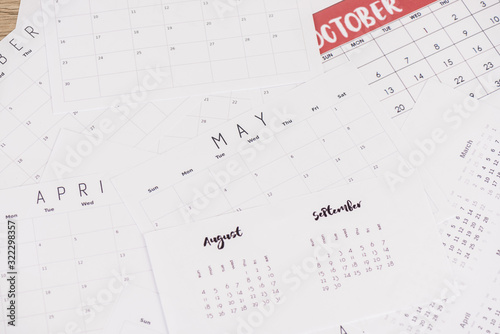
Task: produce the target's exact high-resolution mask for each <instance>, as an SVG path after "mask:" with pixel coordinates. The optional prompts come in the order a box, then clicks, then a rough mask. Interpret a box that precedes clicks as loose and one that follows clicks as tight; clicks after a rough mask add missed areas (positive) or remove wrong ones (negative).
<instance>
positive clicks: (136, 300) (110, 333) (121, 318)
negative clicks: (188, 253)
mask: <svg viewBox="0 0 500 334" xmlns="http://www.w3.org/2000/svg"><path fill="white" fill-rule="evenodd" d="M103 333H106V334H137V333H140V334H168V332H167V325H166V324H165V319H164V317H163V311H162V307H161V302H160V296H159V295H158V293H156V292H152V291H151V290H149V289H144V288H141V287H139V286H136V285H134V284H130V285H129V286H127V287H126V288H125V289H124V290H123V292H122V293H121V294H120V298H119V299H118V301H117V302H116V304H115V307H114V309H113V312H112V314H111V315H110V320H109V323H108V325H107V326H106V329H105V330H104V331H103Z"/></svg>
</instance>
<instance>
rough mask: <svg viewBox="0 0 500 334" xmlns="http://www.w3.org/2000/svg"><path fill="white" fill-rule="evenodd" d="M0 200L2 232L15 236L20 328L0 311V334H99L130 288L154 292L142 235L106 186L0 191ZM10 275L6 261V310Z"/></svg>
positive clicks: (81, 181) (78, 183) (67, 183)
mask: <svg viewBox="0 0 500 334" xmlns="http://www.w3.org/2000/svg"><path fill="white" fill-rule="evenodd" d="M0 200H1V203H2V208H1V214H2V222H1V228H2V231H6V228H7V227H6V225H7V221H12V222H14V224H15V226H16V229H17V240H16V244H17V246H16V247H17V252H16V261H17V265H16V272H17V283H16V298H17V305H16V306H17V322H16V326H15V327H13V326H8V325H7V321H9V320H10V319H8V318H6V312H2V313H1V315H0V328H1V329H2V333H9V334H10V333H12V334H17V333H19V334H25V333H40V334H52V333H66V332H67V331H73V332H75V333H76V332H82V333H100V332H101V330H102V329H103V328H104V327H105V326H106V325H107V321H108V317H109V314H110V313H111V312H112V310H113V305H114V304H115V302H116V301H117V300H118V297H119V296H120V294H121V292H122V291H123V290H124V289H125V288H126V287H127V286H128V284H130V283H134V284H135V285H139V286H142V287H143V288H147V289H152V290H153V291H154V287H155V283H154V278H153V276H152V272H151V267H150V264H149V259H148V255H147V251H146V246H145V244H144V239H143V236H142V234H141V233H140V232H139V230H138V228H137V225H136V224H135V222H134V221H133V219H132V218H131V217H130V216H129V214H128V212H127V210H126V208H125V207H124V205H123V203H122V202H121V200H120V198H119V196H118V195H117V193H116V191H115V190H114V188H113V186H112V185H111V183H110V182H109V181H108V180H106V179H102V178H99V177H79V178H77V179H66V180H63V181H55V182H48V183H40V184H38V185H32V186H26V187H17V188H14V189H10V190H8V191H5V190H2V191H0ZM3 236H4V235H3V233H2V237H3ZM1 245H2V249H1V252H0V253H1V255H2V258H4V257H5V258H7V243H4V242H3V239H2V244H1ZM11 271H12V270H10V268H8V267H7V262H6V261H2V263H1V269H0V277H1V278H2V279H1V280H0V291H1V297H0V305H1V308H2V309H3V310H6V309H7V306H8V303H9V300H10V299H11V297H9V296H8V294H9V292H8V291H9V290H11V289H10V287H9V286H8V281H7V278H8V277H9V276H10V272H11Z"/></svg>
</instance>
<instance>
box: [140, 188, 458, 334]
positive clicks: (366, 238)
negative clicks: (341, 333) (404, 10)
mask: <svg viewBox="0 0 500 334" xmlns="http://www.w3.org/2000/svg"><path fill="white" fill-rule="evenodd" d="M145 238H146V243H147V245H148V252H149V255H150V259H151V263H152V266H153V271H154V275H155V281H156V284H157V287H158V291H159V292H160V296H161V299H162V306H163V309H164V314H165V318H166V322H167V327H168V331H169V333H170V334H178V333H201V332H203V333H207V334H211V333H249V332H252V333H256V334H257V333H266V334H267V333H278V332H284V333H285V332H286V333H297V334H298V333H306V332H307V333H309V332H314V331H315V330H316V331H317V330H321V329H326V328H329V327H330V328H331V327H334V328H335V330H337V328H338V325H339V324H341V323H342V322H344V321H350V320H354V319H357V318H361V317H365V316H369V315H375V314H381V313H384V312H387V311H391V310H395V309H399V308H401V307H404V306H406V305H415V304H419V303H423V302H428V301H430V300H432V299H434V298H436V296H439V292H440V291H441V290H442V288H443V286H444V285H445V281H446V280H447V279H449V274H450V271H449V268H448V265H447V262H446V257H445V255H444V250H443V249H442V247H441V241H440V239H439V234H438V231H437V228H436V223H435V221H434V218H433V216H432V212H431V210H430V207H429V205H428V202H427V198H426V194H425V192H424V191H423V188H422V187H421V186H420V185H419V184H418V183H416V184H407V187H405V188H400V189H398V190H397V191H393V190H391V189H390V188H389V187H388V186H387V184H385V183H383V182H380V181H376V182H370V183H359V184H356V185H351V186H346V187H342V188H339V189H335V190H329V191H325V192H321V193H317V194H314V195H309V196H306V197H301V198H298V199H294V200H291V201H286V202H282V203H280V204H275V205H273V206H266V207H261V208H258V209H252V210H248V211H245V212H242V213H235V214H229V215H222V216H219V217H216V218H213V219H210V220H206V221H201V222H197V223H193V224H186V225H183V226H179V227H174V228H170V229H165V230H162V231H156V232H152V233H148V234H146V236H145ZM332 332H333V331H332Z"/></svg>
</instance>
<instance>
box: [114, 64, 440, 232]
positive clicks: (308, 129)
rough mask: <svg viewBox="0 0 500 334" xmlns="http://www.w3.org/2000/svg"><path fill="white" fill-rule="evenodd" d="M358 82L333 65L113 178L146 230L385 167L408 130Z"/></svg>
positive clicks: (390, 166)
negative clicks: (403, 130)
mask: <svg viewBox="0 0 500 334" xmlns="http://www.w3.org/2000/svg"><path fill="white" fill-rule="evenodd" d="M339 78H341V79H339ZM361 82H363V81H362V78H361V76H360V75H359V73H358V72H357V71H356V69H355V68H353V67H350V66H345V67H343V68H339V69H337V70H335V71H330V72H329V73H327V74H325V75H323V76H321V77H318V78H316V79H314V80H312V81H310V82H308V83H306V84H303V85H301V86H299V87H298V88H296V89H295V90H293V91H290V92H288V93H286V94H284V95H282V96H281V97H280V98H277V99H274V100H272V101H271V102H269V103H266V104H265V105H263V106H262V107H260V108H256V109H253V110H250V111H248V112H246V113H244V114H242V115H241V116H240V117H237V118H235V119H233V120H231V121H229V122H227V123H225V124H224V125H222V126H220V127H217V128H214V129H212V130H210V131H209V132H207V133H205V134H202V135H201V136H199V137H197V138H195V139H193V140H192V141H190V142H188V143H186V144H184V145H182V146H179V147H178V148H176V149H174V150H172V151H169V152H167V153H165V154H162V155H161V156H159V157H158V158H155V159H153V160H150V161H148V162H147V163H145V164H143V165H140V166H138V167H137V168H134V169H132V170H130V171H129V172H127V173H124V174H122V175H120V176H118V177H116V178H115V179H114V180H113V183H114V185H115V186H116V187H117V190H118V191H119V192H120V195H121V196H122V198H123V199H124V201H125V203H126V205H127V207H128V208H129V210H130V211H131V213H132V215H133V216H134V219H135V220H136V222H137V223H138V224H139V225H140V226H141V230H142V231H144V232H147V231H151V230H155V229H160V228H165V227H169V226H174V225H178V224H180V223H183V222H188V221H193V220H199V219H201V218H206V217H211V216H214V215H218V214H222V213H224V212H230V211H240V210H242V209H244V208H251V207H255V206H259V205H263V204H267V203H274V202H276V201H280V200H283V199H286V198H291V197H294V196H298V195H303V194H306V193H310V192H315V191H318V190H321V189H325V188H327V187H333V186H337V185H343V184H347V183H352V182H357V181H361V180H364V179H368V178H374V177H376V176H377V175H379V176H385V173H386V172H387V171H393V170H397V168H398V166H399V165H400V164H403V159H402V158H401V156H400V155H399V153H398V149H397V147H396V145H399V144H402V143H404V140H403V138H402V137H400V135H399V134H398V132H397V130H396V129H395V128H394V125H393V124H392V123H391V122H390V119H388V118H387V117H386V115H385V114H384V112H383V110H380V109H378V107H379V104H378V102H377V101H376V99H375V98H374V97H373V95H371V93H370V92H369V90H368V89H366V86H363V85H360V83H361ZM405 166H406V165H405ZM413 175H414V176H416V174H413ZM388 182H392V180H391V179H390V178H388ZM438 203H441V202H440V201H438Z"/></svg>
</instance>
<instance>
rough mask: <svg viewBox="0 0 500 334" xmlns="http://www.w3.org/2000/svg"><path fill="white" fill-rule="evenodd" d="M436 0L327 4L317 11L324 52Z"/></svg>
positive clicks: (348, 0) (361, 0)
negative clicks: (328, 5)
mask: <svg viewBox="0 0 500 334" xmlns="http://www.w3.org/2000/svg"><path fill="white" fill-rule="evenodd" d="M435 1H436V0H406V1H405V0H379V1H374V0H344V1H341V2H339V3H337V4H335V5H333V6H330V7H328V8H325V9H323V10H322V11H320V12H317V13H316V14H314V24H315V26H316V35H317V37H318V44H319V46H320V52H321V53H322V54H323V53H325V52H328V51H330V50H332V49H334V48H336V47H338V46H340V45H342V44H344V43H347V42H349V41H352V40H353V39H355V38H358V37H360V36H363V35H365V34H367V33H369V32H370V31H373V30H375V29H377V28H380V27H382V26H385V25H387V24H389V23H391V22H392V21H394V20H397V19H399V18H401V17H403V16H406V15H408V14H410V13H412V12H415V11H417V10H419V9H421V8H422V7H425V6H427V5H429V4H431V3H433V2H435ZM443 2H446V3H448V2H449V0H443Z"/></svg>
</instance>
